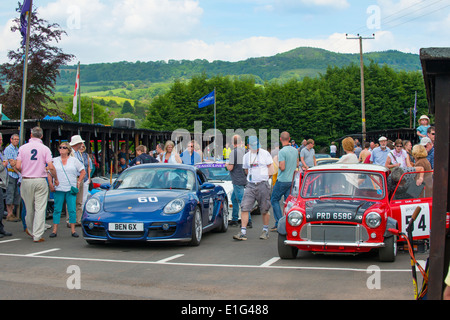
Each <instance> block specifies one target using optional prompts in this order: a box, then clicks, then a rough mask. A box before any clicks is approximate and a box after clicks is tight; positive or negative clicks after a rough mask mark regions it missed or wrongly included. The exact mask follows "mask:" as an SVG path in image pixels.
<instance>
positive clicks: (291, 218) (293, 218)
mask: <svg viewBox="0 0 450 320" xmlns="http://www.w3.org/2000/svg"><path fill="white" fill-rule="evenodd" d="M287 221H288V223H289V224H290V225H291V226H293V227H298V226H299V225H300V224H301V223H302V221H303V214H302V213H301V212H300V211H295V210H294V211H291V212H290V213H289V214H288V216H287Z"/></svg>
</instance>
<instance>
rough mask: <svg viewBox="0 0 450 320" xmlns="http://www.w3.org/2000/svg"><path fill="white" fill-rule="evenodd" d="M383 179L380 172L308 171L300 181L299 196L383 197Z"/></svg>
mask: <svg viewBox="0 0 450 320" xmlns="http://www.w3.org/2000/svg"><path fill="white" fill-rule="evenodd" d="M383 181H384V180H383V176H382V175H381V174H377V173H371V172H342V171H340V172H336V171H319V172H310V173H308V174H307V175H306V177H305V178H304V181H303V183H302V189H301V196H302V197H303V198H322V197H343V198H346V197H350V198H370V199H383V198H384V197H385V191H384V190H385V188H384V182H383Z"/></svg>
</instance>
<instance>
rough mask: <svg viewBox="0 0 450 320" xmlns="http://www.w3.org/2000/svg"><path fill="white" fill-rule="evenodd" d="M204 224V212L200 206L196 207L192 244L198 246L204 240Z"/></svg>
mask: <svg viewBox="0 0 450 320" xmlns="http://www.w3.org/2000/svg"><path fill="white" fill-rule="evenodd" d="M202 233H203V224H202V214H201V212H200V208H199V207H197V208H196V209H195V213H194V217H193V219H192V239H191V242H190V244H191V246H198V245H199V244H200V241H201V240H202Z"/></svg>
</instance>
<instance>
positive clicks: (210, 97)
mask: <svg viewBox="0 0 450 320" xmlns="http://www.w3.org/2000/svg"><path fill="white" fill-rule="evenodd" d="M214 96H215V91H212V92H210V93H208V94H207V95H206V96H204V97H201V98H200V99H199V100H198V107H199V108H204V107H207V106H209V105H211V104H214V99H215V98H214Z"/></svg>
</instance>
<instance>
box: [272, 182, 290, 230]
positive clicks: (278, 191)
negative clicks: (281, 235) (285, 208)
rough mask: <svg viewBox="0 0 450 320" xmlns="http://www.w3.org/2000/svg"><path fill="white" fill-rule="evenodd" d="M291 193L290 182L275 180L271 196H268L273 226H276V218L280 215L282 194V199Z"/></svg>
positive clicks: (279, 217) (278, 218)
mask: <svg viewBox="0 0 450 320" xmlns="http://www.w3.org/2000/svg"><path fill="white" fill-rule="evenodd" d="M290 193H291V182H280V181H277V182H276V183H275V185H274V186H273V190H272V197H271V198H270V203H271V204H272V208H273V216H274V218H275V227H276V226H278V220H280V219H281V217H282V212H281V207H280V200H281V197H282V196H284V200H286V199H287V197H289V194H290Z"/></svg>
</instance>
